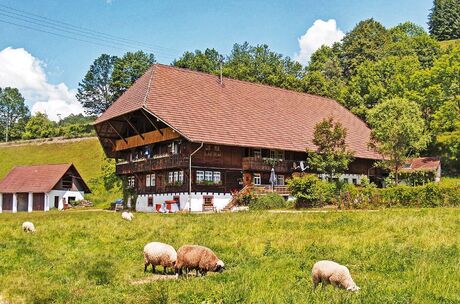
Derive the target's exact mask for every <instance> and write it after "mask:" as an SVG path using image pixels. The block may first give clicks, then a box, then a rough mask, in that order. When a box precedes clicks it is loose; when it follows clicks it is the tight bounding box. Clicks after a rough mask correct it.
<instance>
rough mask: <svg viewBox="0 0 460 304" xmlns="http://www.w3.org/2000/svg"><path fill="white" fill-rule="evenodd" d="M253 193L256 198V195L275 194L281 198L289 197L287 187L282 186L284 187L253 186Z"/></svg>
mask: <svg viewBox="0 0 460 304" xmlns="http://www.w3.org/2000/svg"><path fill="white" fill-rule="evenodd" d="M253 191H254V193H255V195H256V196H258V195H266V194H268V193H272V192H274V193H277V194H279V195H281V196H289V194H290V192H289V188H288V186H286V185H284V186H274V187H273V188H272V186H271V185H254V186H253Z"/></svg>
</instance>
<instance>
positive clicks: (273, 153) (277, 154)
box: [270, 150, 284, 160]
mask: <svg viewBox="0 0 460 304" xmlns="http://www.w3.org/2000/svg"><path fill="white" fill-rule="evenodd" d="M270 158H272V159H278V160H284V150H270Z"/></svg>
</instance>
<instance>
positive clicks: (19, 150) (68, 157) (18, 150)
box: [0, 138, 104, 181]
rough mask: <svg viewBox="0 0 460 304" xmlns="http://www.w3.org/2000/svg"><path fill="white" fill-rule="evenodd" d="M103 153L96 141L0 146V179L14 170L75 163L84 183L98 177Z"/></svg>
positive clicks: (94, 139) (93, 139) (84, 140)
mask: <svg viewBox="0 0 460 304" xmlns="http://www.w3.org/2000/svg"><path fill="white" fill-rule="evenodd" d="M103 159H104V153H103V151H102V147H101V145H100V144H99V141H98V140H97V139H96V138H92V139H83V140H79V141H67V142H63V143H41V144H25V145H18V146H0V179H2V178H3V177H4V176H5V175H6V174H7V173H8V172H9V171H10V170H11V168H13V167H14V166H21V165H36V164H59V163H74V165H75V166H76V167H77V170H78V171H79V172H80V174H81V175H82V177H83V178H84V179H85V180H87V181H88V180H89V179H91V178H93V177H97V176H99V175H100V173H101V163H102V160H103Z"/></svg>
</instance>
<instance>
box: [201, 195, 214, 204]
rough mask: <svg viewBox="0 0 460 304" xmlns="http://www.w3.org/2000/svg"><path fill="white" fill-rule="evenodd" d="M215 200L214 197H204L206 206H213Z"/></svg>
mask: <svg viewBox="0 0 460 304" xmlns="http://www.w3.org/2000/svg"><path fill="white" fill-rule="evenodd" d="M213 199H214V197H213V196H203V200H204V205H205V206H212V205H213V202H212V201H213Z"/></svg>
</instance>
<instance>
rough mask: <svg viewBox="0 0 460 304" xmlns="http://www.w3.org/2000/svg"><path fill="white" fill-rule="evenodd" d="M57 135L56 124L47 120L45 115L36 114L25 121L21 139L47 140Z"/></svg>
mask: <svg viewBox="0 0 460 304" xmlns="http://www.w3.org/2000/svg"><path fill="white" fill-rule="evenodd" d="M57 134H58V130H57V124H56V123H55V122H53V121H51V120H49V119H48V116H47V115H46V114H44V113H40V112H38V113H36V114H35V115H34V116H32V117H31V118H30V119H29V121H27V124H26V126H25V129H24V133H23V134H22V138H23V139H34V138H49V137H53V136H56V135H57Z"/></svg>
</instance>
